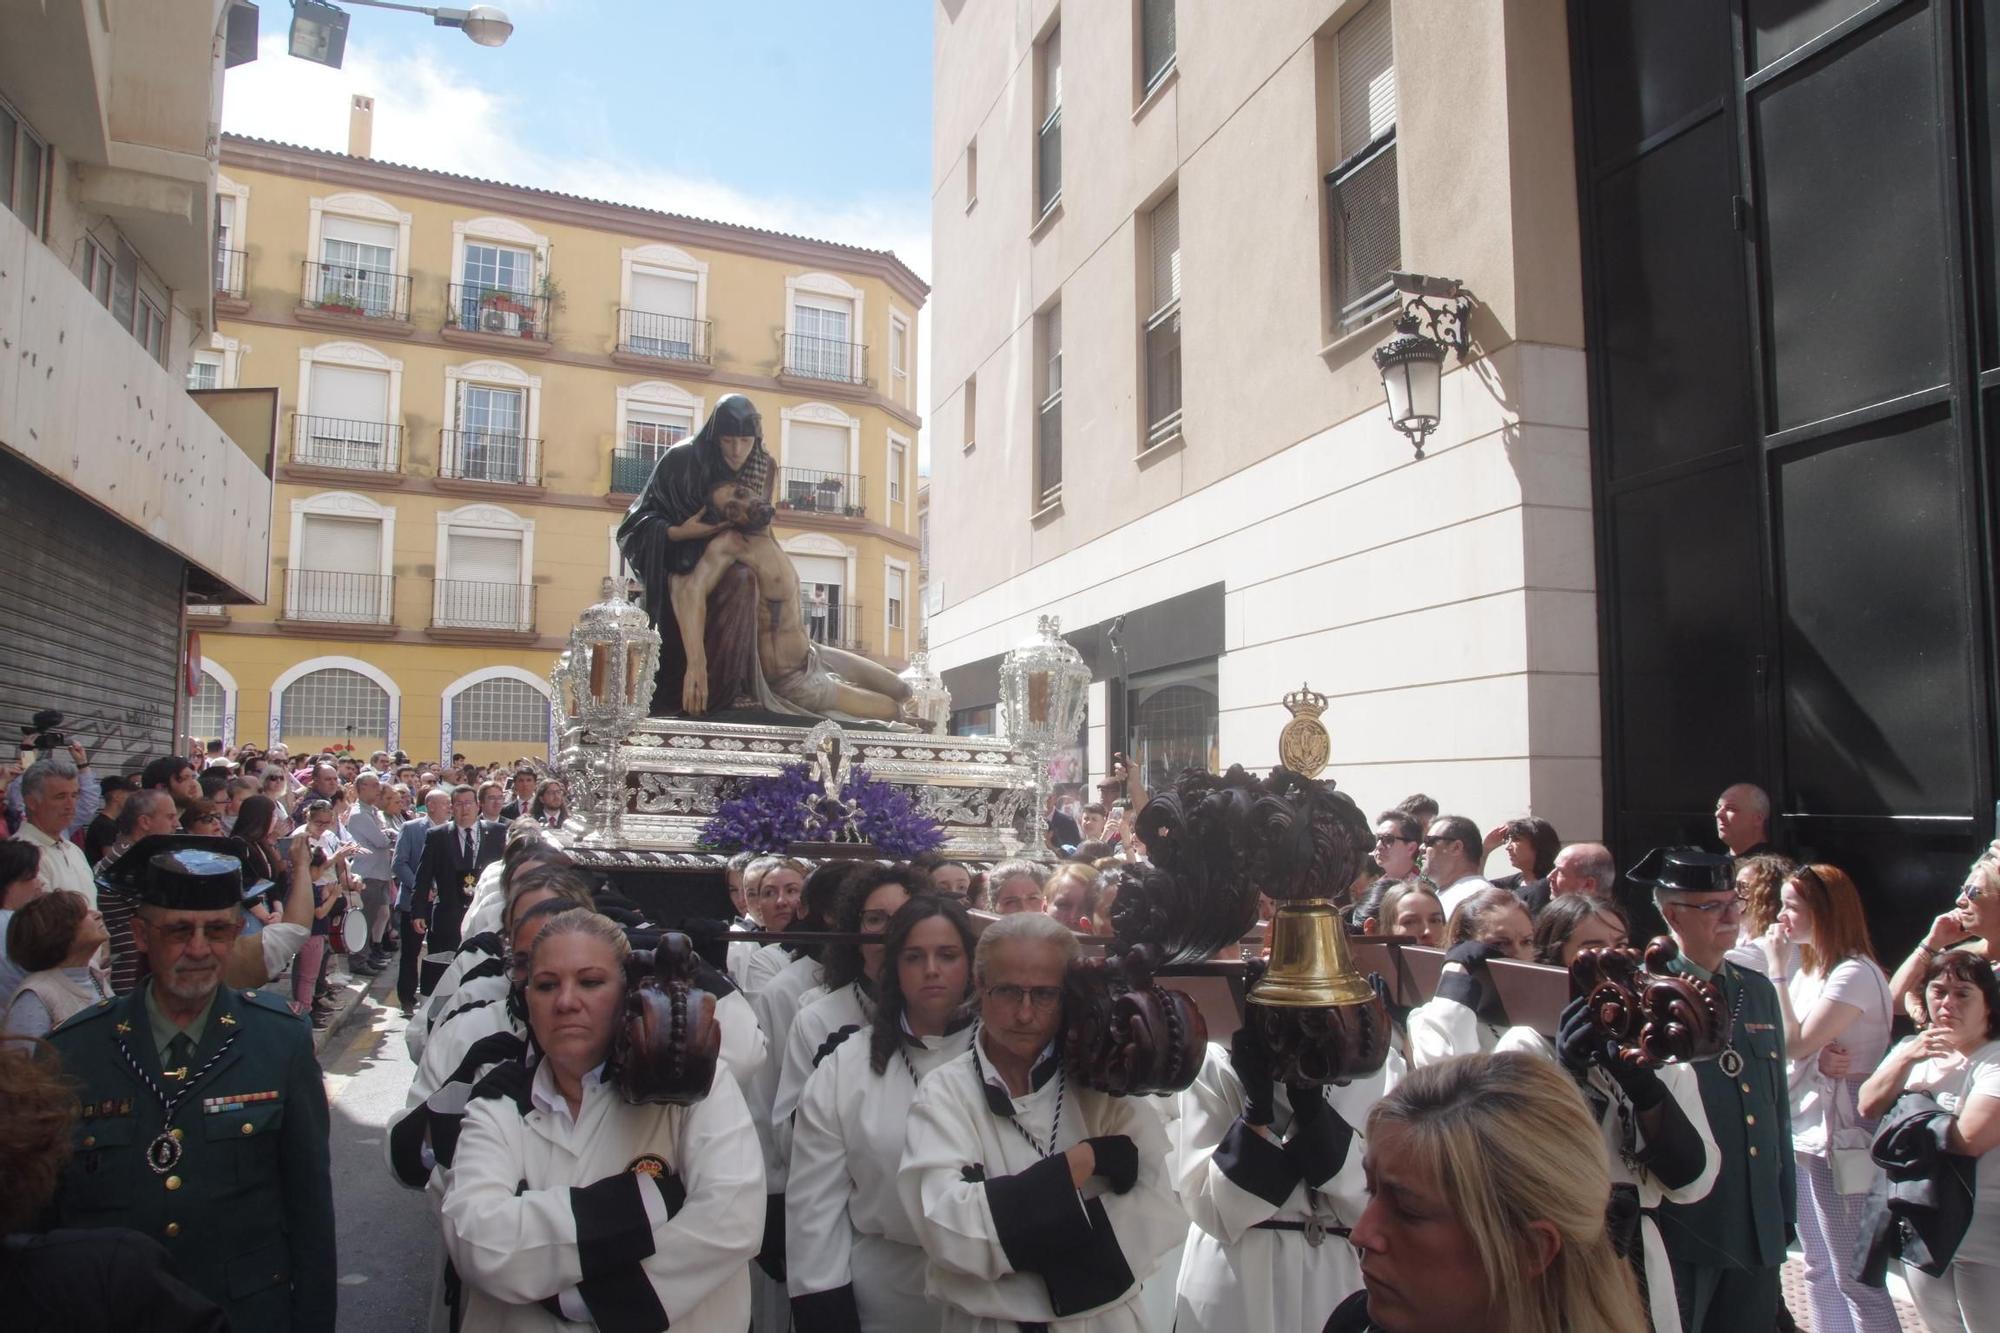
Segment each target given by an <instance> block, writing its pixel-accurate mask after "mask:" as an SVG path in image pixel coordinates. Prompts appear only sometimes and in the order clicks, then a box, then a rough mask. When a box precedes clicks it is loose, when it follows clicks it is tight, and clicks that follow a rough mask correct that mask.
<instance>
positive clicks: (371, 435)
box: [292, 413, 403, 472]
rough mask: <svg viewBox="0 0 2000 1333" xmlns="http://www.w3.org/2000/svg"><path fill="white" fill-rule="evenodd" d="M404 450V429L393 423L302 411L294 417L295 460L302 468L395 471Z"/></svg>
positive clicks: (293, 459)
mask: <svg viewBox="0 0 2000 1333" xmlns="http://www.w3.org/2000/svg"><path fill="white" fill-rule="evenodd" d="M402 453H403V428H402V427H401V426H399V425H396V424H394V423H391V422H386V421H349V420H347V419H345V418H343V417H309V416H306V415H304V414H303V413H300V414H298V415H295V416H294V417H293V418H292V462H294V463H296V464H298V465H299V466H301V467H342V468H352V469H354V470H355V471H356V472H394V471H395V470H396V466H397V460H398V459H400V458H401V457H402Z"/></svg>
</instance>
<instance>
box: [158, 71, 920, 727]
mask: <svg viewBox="0 0 2000 1333" xmlns="http://www.w3.org/2000/svg"><path fill="white" fill-rule="evenodd" d="M360 100H362V99H357V101H360ZM366 114H367V111H366V108H365V107H360V108H357V110H356V119H357V122H359V123H361V124H363V125H364V126H365V117H366ZM364 137H365V135H364ZM360 143H361V140H360V139H357V144H360ZM364 153H365V147H364ZM217 190H218V198H217V218H218V230H217V241H216V245H217V256H216V274H217V277H216V284H217V287H218V290H217V292H216V297H215V300H216V312H217V329H218V332H217V334H216V335H215V338H214V340H213V345H212V346H211V347H210V348H208V349H205V350H203V351H202V352H200V353H198V354H197V358H196V364H195V365H194V367H193V368H192V369H191V371H190V382H191V383H197V384H215V385H219V386H225V387H226V386H228V385H232V384H236V383H243V384H270V385H276V386H278V392H279V395H280V404H279V407H280V413H281V418H280V423H279V443H278V448H277V451H276V457H275V459H274V462H273V467H274V479H275V482H276V486H275V499H274V505H273V508H274V514H273V519H272V527H271V565H272V569H271V580H270V587H271V593H270V597H269V600H268V603H267V604H266V605H264V606H261V607H238V606H232V607H227V608H223V607H211V608H198V609H197V610H198V611H200V612H201V613H200V614H196V615H193V616H191V617H190V621H191V624H193V625H194V626H195V627H197V628H198V629H199V630H200V631H201V646H200V652H199V660H200V668H201V673H202V674H201V679H200V681H199V682H198V684H199V691H198V694H197V697H196V699H195V706H194V708H193V717H192V719H191V725H190V731H191V732H192V734H194V735H196V736H222V737H223V738H224V739H225V740H229V741H232V742H234V741H235V740H236V739H238V738H245V739H255V740H257V741H260V742H265V743H272V742H277V741H280V740H282V741H284V742H285V743H287V744H288V745H290V746H291V747H292V749H293V750H294V752H296V751H298V750H299V749H300V748H301V747H302V746H303V747H318V746H321V745H324V744H327V743H339V742H343V741H347V740H350V739H351V740H352V741H353V743H354V746H355V748H356V749H358V750H360V751H362V752H363V753H366V752H367V751H369V750H372V749H375V748H377V747H378V746H380V747H387V748H390V749H394V748H397V747H399V746H400V747H401V748H403V749H405V750H407V751H409V753H410V754H411V755H412V756H413V757H415V758H418V759H423V758H429V757H432V756H441V755H449V754H450V753H452V752H454V751H458V752H463V753H464V754H466V755H467V756H469V757H470V758H472V759H474V760H478V761H486V760H493V759H508V758H512V757H514V756H517V755H531V756H536V757H540V756H542V755H544V754H546V753H547V751H548V748H549V746H550V744H551V742H552V736H551V721H550V710H549V707H548V702H549V691H548V684H547V681H546V676H547V673H548V670H549V667H550V665H551V663H552V661H553V658H554V656H555V654H556V653H557V652H559V651H560V650H561V647H562V645H563V642H564V639H565V636H566V635H567V634H568V631H569V628H570V626H571V625H572V624H573V623H574V622H575V620H576V617H577V615H578V613H579V612H580V611H582V610H583V608H584V607H585V606H587V605H588V604H589V603H590V602H592V601H595V600H596V599H597V598H598V597H599V595H600V591H601V587H602V583H603V580H604V579H605V578H607V577H611V578H615V579H624V578H626V577H628V572H627V571H626V570H625V569H624V568H623V565H622V562H621V561H620V559H619V556H618V551H617V545H616V542H615V540H614V533H615V531H616V529H617V526H618V523H619V520H620V519H621V517H622V516H623V514H624V512H625V509H626V506H627V505H628V504H629V503H630V502H631V500H632V498H633V495H634V493H635V492H636V491H637V490H638V489H639V488H641V487H643V485H644V484H645V480H646V478H647V476H648V474H649V473H650V471H651V468H652V465H653V462H654V460H655V459H657V458H658V457H659V455H660V453H661V452H662V451H663V450H664V449H665V448H666V447H667V446H668V445H670V444H671V443H673V442H674V441H675V440H678V439H680V438H681V437H683V436H685V435H686V434H688V433H689V432H690V431H691V430H692V429H693V428H694V427H695V426H696V425H698V424H699V422H700V421H701V420H702V418H703V417H704V415H705V414H706V412H707V411H708V409H709V408H710V407H711V406H712V405H713V404H714V402H715V401H716V400H717V399H718V398H720V397H721V396H722V395H724V394H727V393H732V392H740V393H744V394H747V395H749V397H750V398H751V400H752V401H753V402H755V403H756V404H757V407H758V409H759V411H760V413H761V414H762V416H763V421H764V433H765V444H766V448H767V449H768V450H769V451H770V453H771V455H772V458H773V460H774V462H775V464H776V466H777V468H778V469H779V472H778V481H777V486H776V500H777V502H778V505H779V521H778V523H777V525H776V528H775V532H776V535H777V537H778V540H779V543H780V545H781V546H782V547H783V548H784V549H785V551H786V552H787V553H788V554H790V556H791V558H792V560H793V562H794V563H795V564H796V565H797V567H798V573H799V580H800V584H801V592H802V605H803V607H804V608H805V614H806V619H807V623H808V628H809V630H810V632H811V633H812V634H813V635H814V637H815V638H818V639H820V640H822V641H823V642H828V643H832V644H836V645H838V646H841V647H845V648H849V649H852V650H856V651H860V652H863V653H865V654H867V655H868V656H870V657H872V658H874V659H876V660H877V661H880V662H882V663H884V664H886V665H889V666H891V667H892V668H896V669H900V668H901V667H902V666H903V665H905V664H906V662H907V660H908V658H909V655H910V653H911V652H912V651H913V650H914V649H915V648H916V646H917V628H916V597H917V577H918V576H917V566H918V542H917V515H916V509H917V505H916V489H915V488H916V473H917V464H916V439H917V429H918V426H919V421H920V419H919V417H918V414H917V410H916V396H915V392H916V391H915V366H914V361H915V355H916V346H917V341H916V331H917V319H918V316H919V313H920V311H921V310H922V307H923V304H924V300H925V298H926V296H927V295H928V288H927V287H926V286H925V285H924V283H923V282H921V281H920V280H919V279H918V278H917V277H916V275H915V274H914V273H912V272H911V271H910V270H909V269H908V268H907V267H905V266H904V265H903V263H902V262H901V261H899V260H898V259H897V258H896V257H895V256H894V255H893V254H890V253H887V252H885V251H877V250H867V249H862V248H858V247H855V246H849V245H839V244H833V243H830V242H824V241H816V240H809V239H805V238H802V237H796V236H789V235H781V234H778V233H775V232H767V231H760V230H757V229H755V228H751V227H745V226H733V225H725V224H720V223H714V222H706V221H701V220H699V219H694V218H686V217H679V216H674V215H670V214H666V213H660V212H654V211H652V210H648V209H644V208H637V207H632V206H628V205H623V204H614V203H605V202H600V201H596V200H589V199H580V198H576V197H573V196H569V195H562V194H556V193H553V192H550V191H545V190H535V189H524V188H519V187H515V186H510V185H500V184H495V183H492V182H489V181H482V180H474V179H470V178H466V177H461V176H454V175H451V174H448V173H443V172H436V171H424V170H417V169H414V168H410V167H403V166H396V165H392V164H389V163H385V162H378V161H374V160H371V159H369V158H367V157H366V156H365V155H363V154H342V153H331V152H324V151H319V150H313V149H304V148H297V147H291V146H287V145H281V144H275V143H268V142H263V141H259V140H253V139H244V138H237V137H233V136H225V137H224V139H223V142H222V165H221V176H220V179H219V183H218V186H217Z"/></svg>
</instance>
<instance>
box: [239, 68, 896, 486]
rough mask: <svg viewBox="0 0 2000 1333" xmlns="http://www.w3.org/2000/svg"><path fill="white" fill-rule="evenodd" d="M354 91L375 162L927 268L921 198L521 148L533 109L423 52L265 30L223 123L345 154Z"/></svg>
mask: <svg viewBox="0 0 2000 1333" xmlns="http://www.w3.org/2000/svg"><path fill="white" fill-rule="evenodd" d="M356 93H363V94H366V95H368V96H371V97H373V98H374V99H375V126H374V142H373V146H372V156H373V157H374V158H376V159H377V160H378V161H383V162H397V163H402V164H405V165H408V166H415V167H426V168H429V169H431V170H436V171H450V172H456V173H458V174H460V175H465V176H479V177H484V178H486V179H489V180H498V181H505V182H507V183H509V184H513V185H527V186H533V187H536V188H538V189H545V190H559V191H561V192H563V193H565V194H575V195H582V196H585V197H587V198H591V199H604V200H609V201H612V202H616V203H624V204H635V205H637V206H639V207H642V208H655V209H660V210H662V211H664V212H669V213H679V214H683V215H686V216H689V217H698V218H708V219H712V220H714V221H717V222H733V223H737V224H740V225H743V226H751V227H763V228H766V229H768V230H772V231H782V232H790V233H793V234H796V235H800V236H810V237H813V238H815V239H819V240H827V241H835V242H839V243H840V244H843V245H856V246H862V247H865V248H867V249H870V250H890V251H893V252H894V253H895V254H896V256H897V258H899V259H901V260H902V261H903V262H904V263H905V264H907V265H909V267H910V268H911V270H912V271H913V272H915V273H916V274H917V275H918V276H919V277H922V278H925V279H928V278H929V276H930V267H931V235H930V199H929V197H928V196H927V195H913V196H912V197H910V198H908V199H904V198H900V197H895V196H890V195H885V194H871V193H870V192H868V191H866V190H861V191H857V192H856V193H855V194H853V195H851V196H848V197H846V198H842V199H838V200H832V201H827V200H814V199H806V198H802V197H799V196H796V195H790V194H785V193H782V192H774V193H752V192H751V191H749V190H746V189H744V188H742V187H740V186H737V185H733V184H730V183H728V182H725V181H718V180H712V179H707V178H701V177H691V176H686V175H682V174H679V173H677V172H674V171H672V170H670V169H668V168H665V167H662V166H659V165H657V164H653V163H648V162H644V161H639V160H633V159H630V158H626V157H621V156H605V155H599V156H593V157H589V158H581V157H576V156H572V155H567V154H565V155H556V154H551V153H546V152H542V151H539V150H536V149H533V148H529V147H526V146H524V145H525V144H526V143H527V141H528V139H529V137H530V136H528V135H526V134H524V133H522V132H521V127H522V126H524V125H526V124H528V123H530V122H531V120H532V119H533V118H534V117H535V116H536V115H537V114H538V113H537V111H535V110H534V109H531V108H530V107H529V106H527V105H526V104H525V99H524V98H522V97H519V96H517V95H514V94H512V93H510V92H509V91H507V90H504V89H501V90H494V89H489V88H484V87H481V86H479V85H477V84H475V83H472V82H470V81H468V80H466V79H465V78H464V77H463V76H461V75H460V74H458V73H457V72H456V71H454V70H453V69H451V68H450V67H449V66H448V65H445V64H444V63H442V62H440V61H438V60H437V59H435V58H434V57H432V56H431V55H429V54H427V53H418V54H414V55H380V54H378V53H377V52H376V50H375V49H374V48H373V47H372V46H370V45H368V44H366V43H363V42H359V41H350V42H349V43H348V46H347V54H346V60H345V65H344V68H341V69H328V68H327V67H326V66H324V65H315V64H313V63H311V62H309V61H304V60H295V59H293V58H292V57H291V56H290V55H288V54H287V53H286V50H285V38H284V35H283V34H282V33H269V34H267V35H266V36H265V37H264V38H263V40H262V41H261V42H260V43H259V44H258V52H257V59H256V60H255V61H254V62H252V63H250V64H247V65H240V66H238V67H237V68H235V69H233V70H231V71H230V72H229V75H228V83H227V86H226V88H225V90H224V96H223V108H222V127H223V129H225V130H227V131H229V132H230V133H232V134H242V135H247V136H250V137H253V138H259V139H275V140H279V141H281V142H284V143H292V144H299V145H302V146H304V147H308V148H323V149H327V150H330V151H333V152H345V151H346V149H347V113H348V107H349V105H350V102H351V99H352V97H353V95H354V94H356ZM544 110H545V108H544ZM917 344H918V345H917V368H918V384H917V393H918V397H917V400H916V403H917V409H918V411H919V412H922V411H924V410H925V409H926V408H927V407H928V405H929V404H928V403H927V401H926V400H925V398H924V397H923V394H924V392H925V390H926V385H927V383H928V379H929V366H930V321H929V320H928V319H924V320H921V321H919V324H918V328H917ZM923 435H924V436H925V437H928V435H929V430H928V429H926V430H925V431H924V432H923ZM918 453H919V459H920V462H921V463H922V464H923V465H924V466H925V467H926V468H928V462H929V441H928V438H924V439H921V440H920V441H919V443H918Z"/></svg>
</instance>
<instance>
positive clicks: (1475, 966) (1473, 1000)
mask: <svg viewBox="0 0 2000 1333" xmlns="http://www.w3.org/2000/svg"><path fill="white" fill-rule="evenodd" d="M1511 956H1512V955H1510V954H1509V953H1508V952H1507V950H1506V949H1505V948H1504V947H1503V946H1501V945H1498V944H1488V943H1486V942H1484V941H1480V940H1467V941H1466V942H1465V943H1463V944H1454V945H1453V946H1452V947H1451V949H1450V950H1449V951H1448V952H1447V953H1446V954H1445V956H1444V960H1445V961H1446V962H1447V963H1457V964H1458V965H1459V966H1460V967H1462V968H1464V969H1465V970H1464V971H1462V972H1446V973H1445V974H1444V975H1443V976H1442V977H1440V978H1438V988H1437V993H1438V994H1439V995H1440V996H1441V997H1443V998H1444V999H1447V1000H1454V1001H1456V1002H1458V1003H1459V1004H1462V1005H1464V1006H1465V1007H1466V1008H1468V1009H1470V1010H1472V1012H1474V1013H1476V1014H1478V1015H1479V1016H1480V1017H1481V1018H1483V1019H1486V1020H1488V1021H1489V1022H1500V1021H1502V1020H1503V1019H1504V1018H1505V1017H1506V1015H1505V1014H1503V1013H1502V1012H1501V1011H1500V993H1499V992H1498V991H1496V990H1494V989H1493V979H1492V978H1491V977H1489V976H1488V975H1487V974H1486V964H1487V962H1488V961H1489V960H1490V959H1494V958H1508V957H1511Z"/></svg>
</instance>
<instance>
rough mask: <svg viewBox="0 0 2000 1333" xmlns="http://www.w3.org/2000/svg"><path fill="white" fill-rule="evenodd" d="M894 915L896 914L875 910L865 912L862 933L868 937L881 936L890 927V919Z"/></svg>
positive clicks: (862, 918) (862, 920) (862, 916)
mask: <svg viewBox="0 0 2000 1333" xmlns="http://www.w3.org/2000/svg"><path fill="white" fill-rule="evenodd" d="M894 915H895V913H894V912H879V911H876V910H874V909H873V908H871V909H869V910H868V911H866V912H863V913H862V914H861V929H862V932H863V933H864V934H868V935H879V934H881V933H882V931H883V929H884V928H885V927H886V926H888V924H889V918H890V917H892V916H894Z"/></svg>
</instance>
